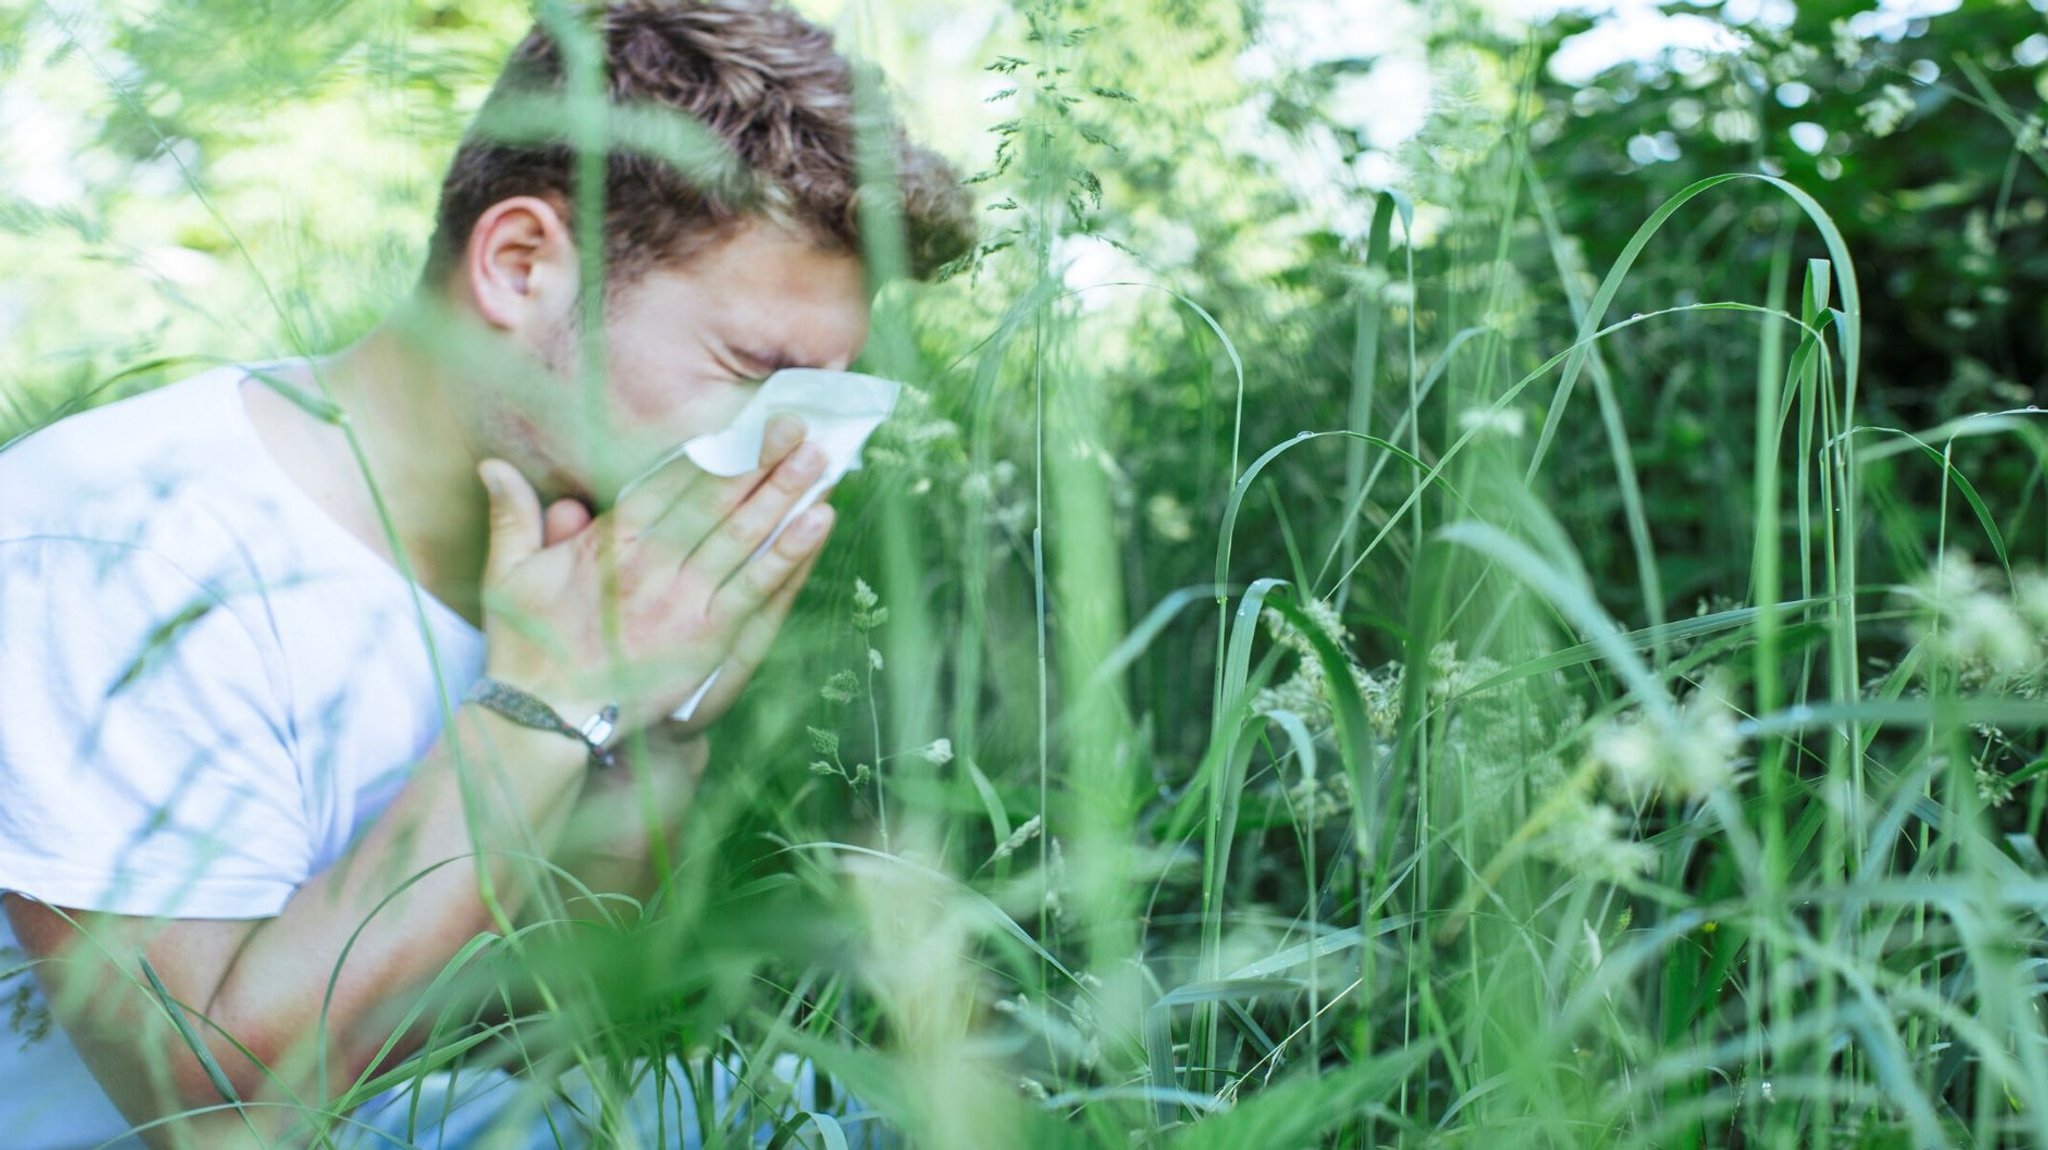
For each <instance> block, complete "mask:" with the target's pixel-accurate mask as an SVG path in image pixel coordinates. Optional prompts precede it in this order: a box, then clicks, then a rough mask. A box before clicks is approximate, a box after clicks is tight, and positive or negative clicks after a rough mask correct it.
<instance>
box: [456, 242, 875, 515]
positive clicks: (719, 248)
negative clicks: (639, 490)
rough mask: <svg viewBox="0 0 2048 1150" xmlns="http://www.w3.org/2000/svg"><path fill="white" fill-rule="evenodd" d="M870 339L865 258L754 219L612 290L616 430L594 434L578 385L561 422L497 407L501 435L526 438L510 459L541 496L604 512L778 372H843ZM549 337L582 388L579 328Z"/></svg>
mask: <svg viewBox="0 0 2048 1150" xmlns="http://www.w3.org/2000/svg"><path fill="white" fill-rule="evenodd" d="M867 334H868V299H867V288H866V279H865V275H864V273H863V270H862V267H861V263H860V261H859V260H858V259H857V258H856V257H854V256H851V255H847V254H843V253H835V252H829V251H825V250H822V249H820V248H819V247H818V246H817V245H816V244H814V243H812V242H811V241H810V240H808V239H807V238H800V237H795V236H792V235H790V234H789V233H788V232H786V231H784V230H782V229H780V228H777V227H774V226H772V225H768V224H765V223H756V224H749V225H747V226H746V227H745V228H743V229H742V230H741V231H739V232H737V233H735V234H734V235H733V236H732V237H731V238H730V239H727V240H724V241H722V242H720V243H719V244H717V245H716V246H714V247H712V248H710V249H709V250H707V251H704V252H702V253H700V254H698V255H697V256H695V257H693V258H692V259H690V260H689V261H687V262H685V263H681V264H677V265H668V266H663V267H658V268H656V269H655V270H652V271H650V272H648V273H646V274H645V275H644V276H642V277H641V278H639V279H638V280H637V281H635V282H634V283H632V284H631V285H629V286H628V287H626V288H625V289H623V290H622V291H620V292H617V293H615V294H614V296H613V298H612V300H611V301H610V303H609V305H608V306H607V308H606V317H605V354H606V357H607V372H606V374H607V377H608V387H607V389H606V393H605V396H604V420H605V423H606V424H607V425H608V426H607V427H606V428H605V432H606V434H604V435H602V436H600V435H597V434H593V428H592V426H591V423H592V421H591V420H590V419H589V418H587V415H588V413H587V411H586V410H585V409H584V408H583V407H582V406H581V403H582V399H581V398H580V397H579V396H577V395H576V394H575V391H574V389H573V387H572V388H570V389H568V390H569V394H568V395H566V396H565V398H566V399H567V400H568V402H567V403H566V404H564V405H562V406H560V407H557V408H556V410H555V411H554V412H552V413H550V414H543V415H536V414H535V413H534V412H533V411H532V409H531V408H527V409H525V410H511V411H505V412H501V413H499V414H500V417H501V418H500V420H499V421H497V422H499V424H500V426H499V427H497V428H495V429H493V430H494V431H495V432H496V434H493V435H491V436H490V437H491V438H493V439H501V438H509V439H512V440H515V441H516V449H511V450H504V452H503V453H504V454H505V455H506V456H507V457H508V458H512V459H513V460H514V461H515V463H517V464H518V465H520V467H521V470H522V471H524V472H525V474H526V475H527V477H528V478H529V479H530V480H531V481H532V482H533V483H534V484H535V486H536V488H537V490H538V492H539V494H540V495H541V497H542V498H543V499H547V500H553V499H558V498H565V497H566V498H576V499H581V500H583V501H584V502H586V503H590V504H593V505H595V506H597V507H599V508H602V507H603V506H605V505H607V504H609V503H610V501H611V499H612V497H613V496H614V494H615V493H616V492H617V490H618V487H619V485H620V484H621V483H622V482H624V481H625V480H626V479H628V478H630V477H631V476H633V475H635V474H637V473H638V472H639V471H641V470H642V469H644V468H645V467H646V466H647V465H649V464H650V463H652V462H653V461H654V460H655V459H657V458H659V457H660V456H661V455H662V453H664V452H665V451H667V450H668V449H669V448H672V447H674V446H675V445H676V444H678V443H681V442H682V441H684V440H686V439H691V438H694V437H695V436H698V435H702V434H705V433H707V432H711V431H716V430H718V429H720V428H722V427H724V426H725V425H726V424H727V423H728V422H730V421H731V420H732V418H733V416H734V415H736V414H737V413H738V412H739V409H740V408H741V407H742V406H744V405H745V403H746V402H747V399H748V398H749V397H750V396H751V395H753V393H754V390H755V388H757V387H758V386H759V384H760V381H761V380H762V379H763V378H765V377H766V376H768V375H769V374H771V373H773V372H775V371H776V370H778V369H781V368H785V367H821V368H834V369H843V368H845V367H846V366H847V365H848V364H850V363H851V362H852V361H853V358H854V357H855V356H856V355H857V354H859V352H860V349H861V345H862V344H863V343H865V342H866V341H867ZM542 343H543V346H542V348H541V349H540V351H541V358H542V359H543V360H544V361H546V362H547V363H548V365H549V366H550V367H551V369H552V374H553V375H555V377H556V378H557V379H558V380H563V381H573V380H574V379H575V378H576V377H577V374H578V373H577V371H576V364H577V363H578V357H579V354H580V352H579V349H578V346H577V336H576V329H575V327H574V325H573V324H569V323H564V324H561V325H560V326H559V327H557V328H556V330H555V331H554V332H552V333H551V334H550V335H549V336H548V337H547V338H546V339H544V340H543V341H542ZM565 415H566V417H564V416H565ZM505 447H506V448H513V447H514V445H512V444H506V445H505Z"/></svg>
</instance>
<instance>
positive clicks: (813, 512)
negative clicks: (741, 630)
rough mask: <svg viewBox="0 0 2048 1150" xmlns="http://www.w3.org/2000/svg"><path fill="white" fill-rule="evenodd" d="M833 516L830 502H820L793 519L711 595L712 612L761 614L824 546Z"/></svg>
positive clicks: (727, 615)
mask: <svg viewBox="0 0 2048 1150" xmlns="http://www.w3.org/2000/svg"><path fill="white" fill-rule="evenodd" d="M833 517H834V513H833V510H832V506H831V504H829V503H819V504H815V505H813V506H811V507H810V508H809V509H807V510H806V511H804V513H803V514H801V515H799V516H797V517H796V518H795V519H793V520H791V521H790V524H789V527H788V529H787V530H785V531H783V533H782V535H781V537H780V538H778V539H776V540H775V545H774V546H772V547H770V548H768V550H766V551H763V552H762V553H761V554H759V555H757V556H755V557H754V559H753V560H752V561H751V562H749V563H747V564H746V565H745V566H743V567H741V568H740V570H739V572H738V573H737V574H735V575H734V576H733V577H732V578H731V579H729V580H727V581H726V583H725V585H724V586H722V587H720V588H719V590H718V593H717V594H715V595H713V596H712V598H711V604H710V608H709V613H710V614H711V615H713V616H714V617H718V618H729V619H731V618H736V619H748V618H751V617H752V616H754V615H756V614H758V613H759V612H760V611H761V610H763V609H764V608H765V607H766V606H767V605H768V604H769V603H770V602H772V601H773V600H774V598H775V594H776V592H778V591H780V590H782V588H783V586H784V584H786V583H787V582H788V581H789V580H790V578H791V577H792V576H793V575H795V573H796V572H797V570H798V569H799V568H802V567H803V566H804V565H805V564H807V563H809V562H811V561H812V560H813V559H815V558H816V557H817V555H818V553H819V552H820V551H822V550H823V549H824V546H825V537H826V536H827V535H829V534H830V533H831V531H832V521H833ZM707 546H709V545H708V544H707Z"/></svg>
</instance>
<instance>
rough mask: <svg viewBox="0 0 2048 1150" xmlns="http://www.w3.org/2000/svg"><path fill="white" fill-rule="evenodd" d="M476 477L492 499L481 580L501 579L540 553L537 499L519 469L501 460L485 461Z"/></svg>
mask: <svg viewBox="0 0 2048 1150" xmlns="http://www.w3.org/2000/svg"><path fill="white" fill-rule="evenodd" d="M476 473H477V477H478V478H480V479H482V480H483V483H484V490H485V491H487V492H489V493H490V498H491V550H490V557H489V558H488V559H486V560H485V561H484V578H485V579H486V580H495V579H501V578H503V577H504V576H505V575H506V574H507V573H508V572H510V571H511V570H512V568H514V567H516V566H518V565H519V564H521V563H523V562H525V561H526V559H527V557H528V556H530V555H532V554H533V553H534V552H536V551H539V550H540V549H541V546H542V543H543V538H542V535H541V515H540V496H538V495H536V494H534V491H533V485H532V484H530V483H528V482H527V481H526V477H525V476H524V475H521V474H519V469H518V468H516V467H513V466H512V465H511V464H509V463H507V462H505V461H504V460H502V459H486V460H484V461H483V462H482V463H480V464H478V465H477V469H476Z"/></svg>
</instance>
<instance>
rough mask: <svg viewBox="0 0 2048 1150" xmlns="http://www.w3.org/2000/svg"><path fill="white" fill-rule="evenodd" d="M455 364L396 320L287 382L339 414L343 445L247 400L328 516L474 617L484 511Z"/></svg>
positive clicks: (290, 413) (282, 408)
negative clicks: (323, 400)
mask: <svg viewBox="0 0 2048 1150" xmlns="http://www.w3.org/2000/svg"><path fill="white" fill-rule="evenodd" d="M454 364H455V359H454V357H450V356H446V355H442V354H438V353H436V352H435V351H434V350H433V349H432V345H431V344H430V343H429V342H428V341H426V340H422V339H419V338H417V337H416V336H415V335H413V334H412V333H410V332H409V331H408V330H407V329H406V327H405V325H404V324H403V323H402V322H387V323H385V324H384V325H382V326H380V327H378V328H377V329H376V330H375V331H373V332H371V333H370V334H369V335H368V336H365V337H364V338H363V339H362V340H361V341H360V342H358V343H356V344H354V345H353V346H351V347H349V348H347V349H346V350H344V351H341V352H339V353H337V354H335V355H332V356H329V357H326V358H324V359H320V360H316V361H314V362H313V364H312V365H311V370H310V371H309V372H307V373H306V375H305V376H304V377H303V378H302V380H294V381H291V382H295V383H301V382H302V383H303V384H304V385H305V386H307V387H308V389H309V390H310V391H312V392H313V393H314V394H316V395H324V396H325V397H326V398H328V399H329V400H331V401H333V402H334V403H335V404H337V405H338V406H339V407H340V408H341V409H342V411H343V412H345V413H346V415H347V417H348V431H352V432H353V435H354V440H355V443H354V445H353V446H352V445H351V444H350V442H349V434H348V432H347V431H344V430H343V429H342V428H340V427H337V426H333V425H328V424H315V423H314V421H313V420H311V419H310V418H308V417H306V416H305V415H304V414H303V413H302V412H299V411H298V410H297V409H296V407H294V406H292V405H290V404H289V402H288V401H277V400H276V397H274V396H273V397H270V399H269V400H266V399H265V398H264V397H256V398H254V399H252V401H251V416H252V418H254V420H255V422H256V423H257V427H258V431H259V433H260V434H262V435H263V436H264V438H265V439H266V440H267V441H268V442H269V443H270V444H271V446H272V448H273V449H274V450H273V454H276V455H278V456H279V460H280V462H282V463H284V464H285V467H286V470H287V472H289V473H291V474H292V477H293V478H294V479H296V480H298V481H299V482H300V484H301V485H302V486H303V487H305V488H306V489H307V491H308V492H309V493H310V494H311V495H313V497H314V499H315V501H316V502H319V503H320V504H321V505H322V506H323V507H324V508H325V509H326V510H327V511H328V513H329V514H330V515H332V516H333V517H334V518H335V520H336V521H337V522H339V523H340V524H341V525H342V526H343V527H345V528H346V529H348V530H349V531H350V532H352V533H353V534H355V535H356V536H357V537H359V538H361V539H362V540H363V542H364V543H365V544H367V545H369V546H370V547H371V548H372V549H373V550H375V551H377V552H378V553H379V554H381V555H383V556H385V557H386V558H387V559H388V560H390V561H391V562H392V564H393V565H394V566H396V567H398V568H399V569H400V570H402V571H405V572H407V573H409V574H410V575H411V576H412V577H413V578H414V580H415V581H417V582H418V583H419V584H420V586H421V587H423V588H424V589H425V590H426V591H427V592H428V593H429V594H431V595H433V596H434V597H435V598H437V599H439V600H441V601H442V602H443V603H446V604H447V605H448V606H449V607H451V608H453V609H454V610H455V611H456V612H457V613H459V614H461V615H462V616H464V617H465V618H467V619H469V620H470V621H471V622H472V623H475V622H478V621H479V620H480V619H481V600H480V595H479V590H478V579H479V575H480V573H481V571H482V570H483V561H484V553H485V549H486V548H487V546H488V543H489V529H488V526H487V524H488V506H487V502H486V500H485V496H484V491H483V487H482V485H481V484H480V483H479V482H478V480H477V477H476V464H477V459H476V456H475V449H474V448H473V446H472V444H471V442H470V435H469V432H468V429H467V428H466V427H465V426H464V424H463V422H462V420H461V418H460V417H459V415H458V412H459V410H460V408H459V404H460V401H461V396H462V394H463V389H464V388H465V387H466V386H468V384H469V381H467V380H466V379H464V378H462V377H461V373H460V372H459V370H458V369H457V368H456V367H455V366H454ZM295 416H296V417H297V419H298V421H299V422H298V423H297V424H296V425H294V424H293V422H292V421H293V419H294V417H295ZM301 449H302V450H301ZM358 449H359V450H360V452H361V455H360V456H358V455H357V450H358ZM365 465H367V471H368V475H369V478H370V480H371V481H372V482H371V483H366V482H364V481H363V474H364V470H365ZM373 484H374V489H373ZM380 503H381V507H380ZM401 556H402V557H403V558H402V559H401V558H400V557H401Z"/></svg>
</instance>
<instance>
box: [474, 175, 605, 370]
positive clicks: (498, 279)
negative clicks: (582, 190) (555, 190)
mask: <svg viewBox="0 0 2048 1150" xmlns="http://www.w3.org/2000/svg"><path fill="white" fill-rule="evenodd" d="M464 257H465V258H464V260H463V273H464V278H465V279H467V280H468V286H469V291H470V296H471V298H472V299H474V300H475V301H476V307H477V311H478V312H479V313H480V314H481V315H482V316H483V319H484V322H486V323H488V324H490V325H491V326H492V327H495V328H498V329H501V330H503V331H507V332H512V333H516V334H523V335H525V336H527V337H528V339H529V340H533V339H539V338H543V337H545V336H546V335H547V334H548V333H551V332H553V331H556V330H559V328H560V326H561V324H562V323H563V321H564V320H566V319H568V318H569V317H571V315H572V314H573V313H574V311H575V308H576V294H577V289H578V285H579V282H580V275H581V270H580V268H579V266H578V263H577V255H576V245H575V242H574V240H573V239H571V237H570V234H569V227H568V224H567V223H566V222H564V220H563V218H562V212H561V211H560V209H559V208H558V207H557V205H555V204H554V203H551V202H549V201H548V200H545V199H542V198H540V197H538V196H514V197H512V198H511V199H508V200H500V201H498V202H497V203H495V204H492V205H491V206H490V208H489V209H488V210H486V211H485V212H484V214H483V215H481V216H478V217H477V221H476V226H475V227H474V228H471V229H470V233H469V247H468V249H467V251H466V252H465V253H464Z"/></svg>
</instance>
